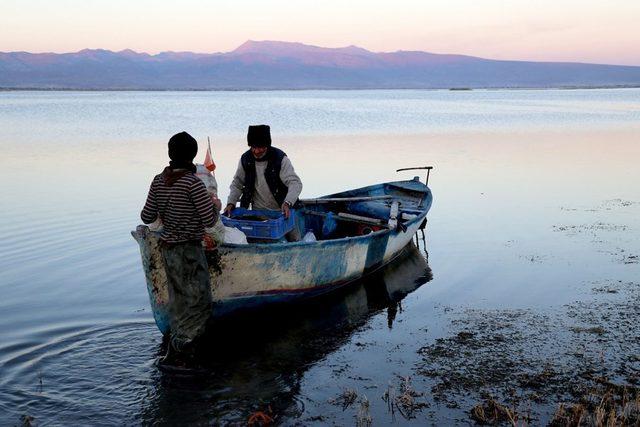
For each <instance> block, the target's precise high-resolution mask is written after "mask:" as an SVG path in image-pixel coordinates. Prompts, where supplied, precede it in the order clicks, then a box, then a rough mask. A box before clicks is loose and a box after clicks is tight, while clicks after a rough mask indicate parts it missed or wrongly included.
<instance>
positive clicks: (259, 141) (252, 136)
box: [247, 125, 271, 147]
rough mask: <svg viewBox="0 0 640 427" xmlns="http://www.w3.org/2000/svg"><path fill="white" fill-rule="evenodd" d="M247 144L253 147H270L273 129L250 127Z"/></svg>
mask: <svg viewBox="0 0 640 427" xmlns="http://www.w3.org/2000/svg"><path fill="white" fill-rule="evenodd" d="M247 144H248V145H250V146H251V147H270V146H271V128H270V127H269V126H268V125H256V126H249V131H248V132H247Z"/></svg>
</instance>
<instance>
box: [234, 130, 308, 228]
mask: <svg viewBox="0 0 640 427" xmlns="http://www.w3.org/2000/svg"><path fill="white" fill-rule="evenodd" d="M247 144H248V145H249V146H250V147H251V148H250V149H249V150H247V151H246V152H245V153H244V154H243V155H242V157H241V158H240V162H239V163H238V169H237V170H236V174H235V176H234V177H233V181H232V182H231V187H230V193H229V198H228V200H227V206H226V208H225V214H227V215H230V214H231V212H232V211H233V209H234V208H235V206H236V203H237V202H238V201H240V206H241V207H243V208H247V209H248V208H249V207H250V206H251V207H252V208H253V209H267V210H282V212H283V213H284V215H285V217H286V218H289V208H290V207H291V206H293V204H294V203H295V202H296V201H297V200H298V196H300V192H301V191H302V181H300V177H298V175H297V174H296V172H295V171H294V169H293V165H292V164H291V161H290V160H289V157H287V155H286V154H285V153H284V151H282V150H280V149H278V148H276V147H272V146H271V130H270V128H269V126H267V125H257V126H249V130H248V132H247Z"/></svg>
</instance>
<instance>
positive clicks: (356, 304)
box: [138, 243, 432, 423]
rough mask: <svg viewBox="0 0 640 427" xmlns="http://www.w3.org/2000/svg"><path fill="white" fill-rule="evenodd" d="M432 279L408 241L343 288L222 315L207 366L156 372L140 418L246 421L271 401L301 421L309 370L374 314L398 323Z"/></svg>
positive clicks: (275, 410)
mask: <svg viewBox="0 0 640 427" xmlns="http://www.w3.org/2000/svg"><path fill="white" fill-rule="evenodd" d="M431 278H432V275H431V269H430V268H429V266H428V264H427V262H426V260H425V258H424V254H422V253H420V251H419V250H418V249H417V248H416V246H415V245H414V244H413V243H410V244H409V245H407V246H406V247H405V248H404V249H403V250H402V253H401V255H400V256H399V257H398V259H397V260H396V261H394V262H393V263H391V264H389V265H387V266H386V267H385V268H383V269H381V270H380V271H378V272H376V273H373V274H371V275H369V276H367V277H366V278H364V279H362V280H360V281H358V282H355V283H354V284H353V285H351V286H349V287H347V288H345V289H344V290H343V291H341V292H337V293H335V294H330V295H328V296H326V297H323V298H319V299H316V300H313V302H312V303H308V304H305V305H299V306H297V307H295V308H291V309H287V310H284V309H282V308H280V309H278V310H277V311H274V310H271V311H263V312H260V313H256V314H254V315H252V316H250V317H246V316H245V317H237V318H229V319H223V320H221V321H220V322H219V323H218V324H216V325H215V328H213V330H215V335H214V336H212V337H210V338H209V340H208V341H209V342H212V343H214V344H212V345H211V347H210V348H207V349H204V350H203V360H206V361H207V362H206V366H205V367H204V369H203V370H198V371H197V372H192V373H190V374H188V375H186V374H181V373H176V372H162V371H160V370H158V371H156V372H155V373H154V376H155V377H156V378H154V379H153V384H152V385H151V387H150V390H149V396H148V399H147V400H146V405H145V406H144V408H143V410H142V413H141V414H140V417H141V419H139V420H138V421H141V422H143V423H147V422H159V423H175V422H180V423H211V422H215V421H220V422H222V423H226V422H246V421H247V417H248V416H249V415H250V414H251V413H253V412H254V411H256V410H265V409H266V408H267V406H269V407H270V408H271V409H272V410H273V413H274V414H278V416H279V417H284V418H289V419H291V418H296V417H298V416H300V415H301V414H302V413H303V412H304V404H303V401H302V399H301V396H300V388H301V387H300V383H301V380H302V378H303V377H304V374H305V372H306V371H307V370H308V369H309V368H310V367H311V366H312V365H314V364H315V363H317V362H319V361H320V360H322V359H324V358H325V357H327V356H328V355H330V354H331V353H333V352H335V351H337V350H338V349H340V347H341V346H343V345H345V344H346V343H348V342H349V340H350V338H351V337H352V336H353V334H354V333H355V332H357V331H358V330H360V329H362V328H363V327H364V326H366V325H367V323H368V322H369V320H370V319H371V318H372V317H373V316H375V315H376V314H379V313H382V312H384V311H385V310H386V313H387V318H388V327H389V328H392V327H393V323H394V319H395V318H396V316H397V314H398V312H399V310H400V309H401V302H402V300H403V298H404V297H405V296H407V295H408V294H409V293H411V292H413V291H414V290H416V289H417V288H419V287H420V286H421V285H423V284H424V283H426V282H428V281H429V280H431ZM163 350H164V349H163V348H160V349H159V352H162V351H163Z"/></svg>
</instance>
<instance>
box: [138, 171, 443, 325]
mask: <svg viewBox="0 0 640 427" xmlns="http://www.w3.org/2000/svg"><path fill="white" fill-rule="evenodd" d="M419 169H427V171H429V170H430V169H431V167H422V168H419ZM427 183H428V174H427V179H426V183H423V182H421V181H420V179H419V178H418V177H415V178H414V179H413V180H405V181H393V182H386V183H382V184H376V185H371V186H368V187H363V188H358V189H354V190H348V191H344V192H341V193H336V194H330V195H327V196H323V197H320V198H317V199H306V200H301V201H300V203H299V206H298V207H297V209H295V211H294V213H293V218H294V221H293V223H294V225H293V226H294V227H295V228H296V229H297V231H298V232H299V233H300V235H309V233H312V234H313V236H314V237H315V240H314V241H297V242H287V241H276V242H265V241H263V240H257V241H251V240H249V243H248V244H228V243H225V244H222V245H220V246H218V247H217V248H216V249H215V250H206V251H205V253H206V255H207V261H208V263H209V271H210V275H211V295H212V298H213V302H214V304H213V313H212V315H213V316H214V317H217V316H225V315H229V314H231V313H237V312H239V311H242V310H251V309H256V308H259V307H264V306H268V305H274V304H283V303H291V302H294V301H296V300H301V299H308V298H312V297H316V296H318V295H321V294H324V293H327V292H330V291H333V290H336V289H339V288H341V287H343V286H345V285H348V284H349V283H352V282H354V281H356V280H358V279H360V278H361V277H363V276H365V275H367V274H369V273H371V272H373V271H375V270H377V269H379V268H381V267H383V266H384V265H386V264H388V263H390V262H391V261H393V260H394V259H395V258H396V257H397V256H398V255H399V254H400V253H401V252H402V250H403V248H404V247H405V246H407V244H409V243H411V241H412V238H413V236H414V234H415V233H416V232H418V231H419V230H421V229H424V227H425V225H426V222H427V218H426V217H427V212H428V211H429V208H430V207H431V203H432V200H433V196H432V194H431V190H430V189H429V187H428V186H427ZM131 234H132V235H133V237H134V238H135V239H136V241H137V242H138V244H139V246H140V253H141V255H142V265H143V269H144V272H145V276H146V282H147V289H148V291H149V299H150V302H151V308H152V311H153V316H154V319H155V321H156V324H157V326H158V328H159V329H160V331H161V332H162V333H163V334H166V333H168V332H169V317H168V301H169V292H168V288H167V280H166V273H165V271H164V267H163V262H162V255H161V252H160V246H159V243H160V240H159V234H158V233H155V232H152V231H150V230H149V228H148V227H147V226H144V225H140V226H138V227H137V228H136V230H135V231H132V233H131Z"/></svg>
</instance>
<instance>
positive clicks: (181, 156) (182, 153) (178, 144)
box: [169, 132, 198, 163]
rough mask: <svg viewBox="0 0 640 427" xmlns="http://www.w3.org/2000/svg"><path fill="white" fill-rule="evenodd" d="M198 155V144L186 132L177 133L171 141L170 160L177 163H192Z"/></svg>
mask: <svg viewBox="0 0 640 427" xmlns="http://www.w3.org/2000/svg"><path fill="white" fill-rule="evenodd" d="M197 153H198V143H197V142H196V140H195V139H194V138H193V137H192V136H191V135H189V134H188V133H186V132H180V133H176V134H175V135H173V136H172V137H171V139H170V140H169V158H170V159H171V160H173V161H176V162H187V163H191V162H192V161H193V159H194V157H196V154H197Z"/></svg>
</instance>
